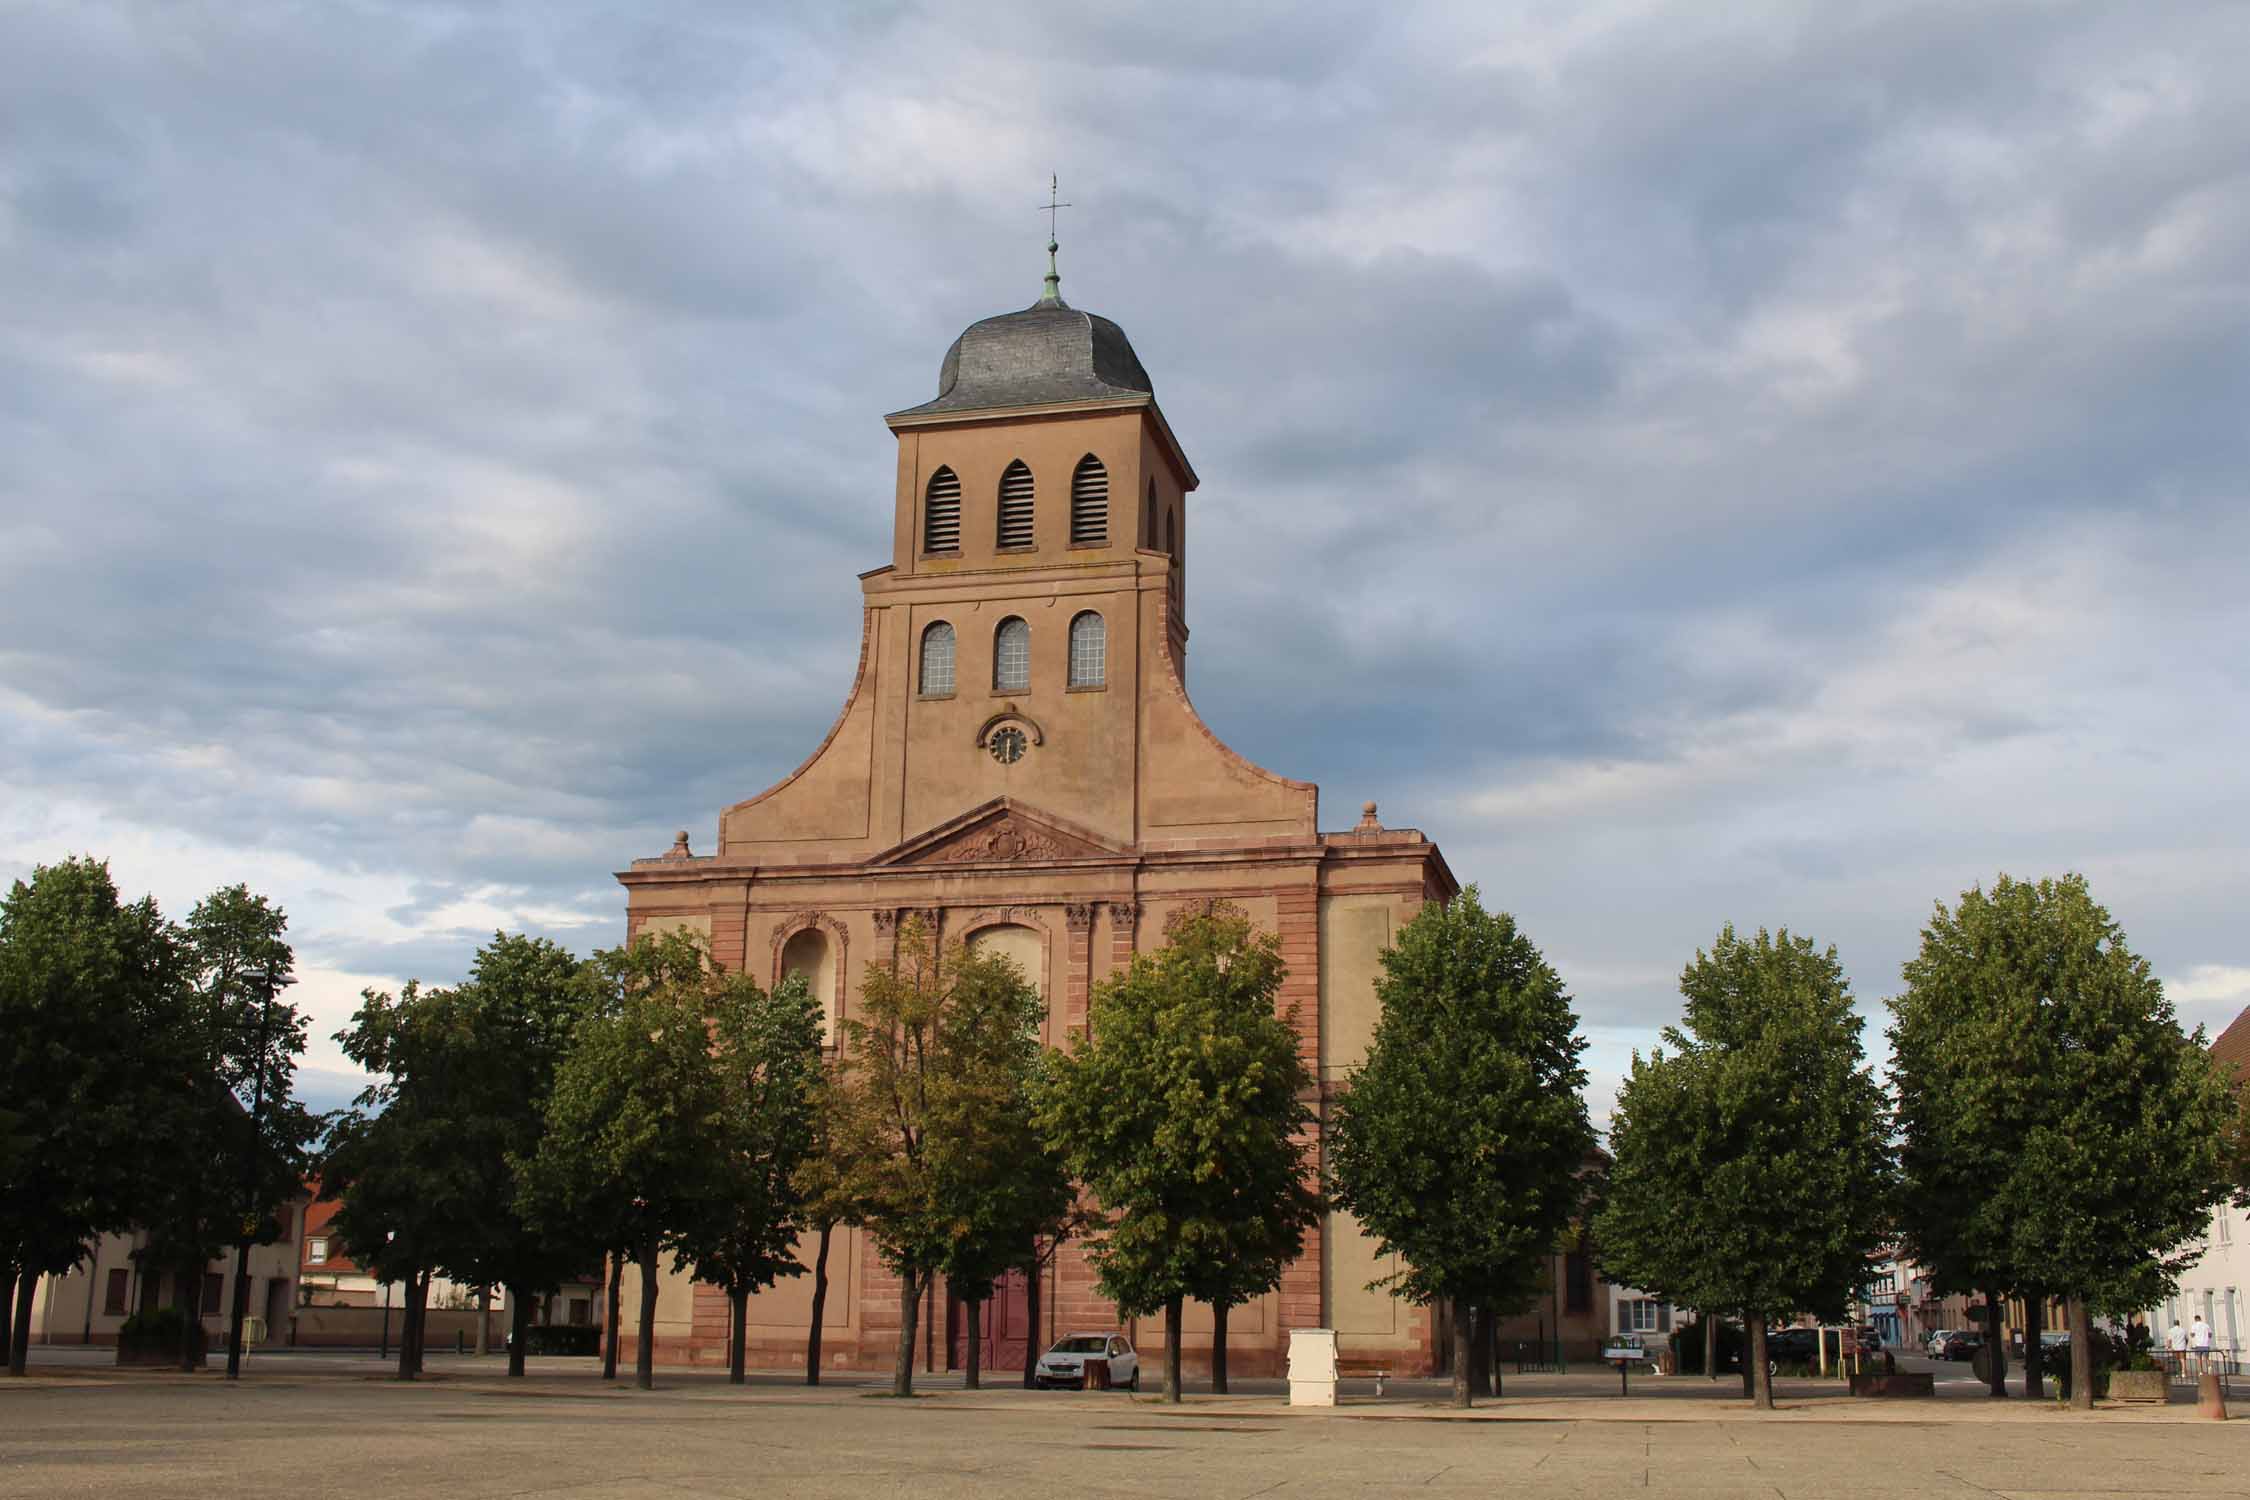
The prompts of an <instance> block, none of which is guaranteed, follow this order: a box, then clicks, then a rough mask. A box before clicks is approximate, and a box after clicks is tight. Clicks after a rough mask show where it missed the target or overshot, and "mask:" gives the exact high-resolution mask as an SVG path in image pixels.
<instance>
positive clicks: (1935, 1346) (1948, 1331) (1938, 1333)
mask: <svg viewBox="0 0 2250 1500" xmlns="http://www.w3.org/2000/svg"><path fill="white" fill-rule="evenodd" d="M1964 1331H1965V1330H1963V1329H1959V1328H1940V1329H1937V1330H1935V1331H1934V1332H1932V1333H1931V1334H1930V1336H1929V1337H1928V1338H1926V1339H1924V1340H1922V1352H1923V1353H1924V1354H1927V1355H1928V1356H1929V1357H1930V1358H1932V1359H1942V1358H1944V1356H1943V1355H1941V1354H1940V1353H1938V1351H1939V1350H1940V1349H1943V1348H1944V1347H1945V1341H1946V1340H1947V1339H1949V1338H1951V1337H1953V1335H1955V1334H1956V1333H1961V1332H1964Z"/></svg>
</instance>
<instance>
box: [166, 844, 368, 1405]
mask: <svg viewBox="0 0 2250 1500" xmlns="http://www.w3.org/2000/svg"><path fill="white" fill-rule="evenodd" d="M288 926H289V918H288V916H287V915H286V914H285V913H284V912H283V911H282V910H281V908H279V907H277V906H275V905H273V904H272V903H271V902H270V901H268V900H267V899H266V898H265V897H263V896H254V895H252V894H251V893H250V890H249V888H248V887H247V886H243V885H234V886H228V887H225V888H223V889H221V890H217V891H214V892H212V893H211V895H209V896H208V897H206V898H204V899H203V900H202V901H200V902H198V903H197V904H196V906H195V908H194V910H193V911H191V912H190V913H189V914H188V919H187V922H186V924H185V925H184V927H183V928H182V929H181V933H180V935H181V939H182V956H183V958H184V961H185V972H184V974H183V976H182V980H183V990H182V995H181V1008H180V1012H179V1017H178V1024H179V1025H180V1027H181V1028H182V1030H181V1040H182V1042H183V1043H184V1046H185V1049H186V1050H187V1051H188V1052H189V1053H190V1055H191V1059H192V1060H191V1061H190V1062H189V1071H188V1074H187V1078H186V1086H185V1087H182V1088H180V1089H177V1090H175V1091H173V1092H171V1093H170V1095H169V1096H168V1098H167V1099H166V1101H165V1103H166V1107H165V1108H164V1110H163V1114H162V1116H161V1119H160V1120H151V1121H150V1122H149V1126H150V1128H149V1129H148V1132H147V1137H148V1139H147V1145H146V1147H145V1149H146V1150H147V1151H148V1152H149V1154H150V1158H151V1161H152V1163H155V1164H160V1165H161V1171H160V1172H159V1173H158V1174H157V1176H156V1180H155V1182H154V1183H153V1184H152V1185H151V1190H150V1192H149V1193H148V1194H147V1196H146V1197H145V1198H144V1200H143V1208H142V1212H141V1215H140V1220H141V1225H142V1227H143V1228H144V1229H145V1230H146V1231H147V1239H146V1243H145V1244H144V1246H143V1247H142V1249H141V1250H140V1251H139V1252H137V1253H138V1255H139V1256H140V1258H141V1260H142V1262H143V1264H144V1266H145V1267H146V1268H147V1269H148V1271H150V1272H152V1273H153V1272H154V1271H156V1270H158V1269H160V1268H161V1269H170V1270H171V1271H173V1273H174V1276H175V1284H176V1285H178V1286H181V1287H183V1288H184V1287H190V1286H196V1285H200V1283H201V1281H202V1270H203V1267H204V1266H205V1265H207V1264H208V1263H209V1262H211V1261H213V1260H215V1259H217V1258H219V1257H220V1256H221V1255H223V1254H225V1253H226V1252H227V1251H228V1250H230V1249H231V1250H233V1251H234V1252H235V1272H236V1274H235V1282H234V1307H233V1309H232V1312H231V1315H230V1319H229V1328H230V1341H231V1335H232V1331H233V1330H237V1329H239V1328H240V1327H241V1322H242V1319H243V1317H244V1316H245V1315H246V1314H247V1312H248V1305H249V1296H250V1278H249V1276H248V1274H247V1264H248V1257H249V1250H250V1246H252V1245H268V1244H272V1243H273V1242H274V1241H275V1240H277V1239H279V1238H280V1237H281V1236H282V1235H283V1234H285V1233H287V1231H288V1225H287V1223H286V1222H285V1219H284V1213H283V1211H284V1210H285V1209H286V1206H287V1205H289V1204H290V1203H292V1202H294V1201H295V1199H296V1198H297V1196H298V1194H299V1193H300V1192H301V1191H302V1189H303V1185H304V1181H305V1176H306V1174H307V1172H308V1171H309V1170H310V1169H311V1166H312V1159H313V1143H314V1141H315V1140H316V1139H318V1137H319V1136H320V1135H321V1133H322V1132H323V1130H324V1129H325V1128H326V1126H327V1123H328V1122H327V1120H326V1119H325V1117H322V1116H318V1115H314V1114H312V1113H311V1112H309V1111H308V1110H306V1108H305V1107H304V1105H303V1104H302V1103H301V1102H299V1101H298V1100H297V1099H296V1098H295V1097H294V1084H295V1079H296V1072H297V1059H298V1058H299V1057H300V1056H302V1055H303V1053H304V1050H305V1027H306V1018H305V1016H304V1015H303V1013H301V1012H300V1011H299V1010H298V1009H297V1008H296V1007H295V1006H294V1005H290V1004H286V1003H278V1002H277V1000H276V997H277V996H278V995H279V993H280V992H281V991H282V990H283V989H285V988H286V987H287V986H288V985H290V984H291V983H293V982H294V980H293V976H292V968H293V966H294V963H295V955H294V954H293V953H292V952H291V950H290V947H289V944H288V941H287V940H286V938H285V937H284V933H285V932H286V931H287V929H288ZM182 1326H183V1329H185V1330H187V1331H186V1332H184V1333H183V1337H182V1341H181V1354H180V1358H181V1363H182V1366H183V1368H188V1369H192V1368H194V1366H195V1363H196V1360H197V1359H198V1358H199V1357H200V1351H199V1350H198V1349H196V1347H195V1341H194V1338H193V1336H192V1333H193V1330H192V1328H190V1327H189V1325H186V1324H183V1325H182ZM227 1368H228V1371H229V1373H230V1375H231V1374H233V1373H235V1372H236V1371H238V1370H239V1368H240V1353H239V1351H238V1350H236V1349H234V1348H233V1347H231V1342H230V1349H229V1352H228V1361H227Z"/></svg>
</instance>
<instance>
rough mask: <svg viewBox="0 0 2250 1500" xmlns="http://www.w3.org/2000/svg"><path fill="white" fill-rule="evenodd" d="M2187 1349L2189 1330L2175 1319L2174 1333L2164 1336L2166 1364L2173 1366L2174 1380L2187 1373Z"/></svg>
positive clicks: (2173, 1324)
mask: <svg viewBox="0 0 2250 1500" xmlns="http://www.w3.org/2000/svg"><path fill="white" fill-rule="evenodd" d="M2187 1348H2188V1342H2187V1330H2186V1329H2185V1328H2182V1327H2181V1326H2180V1320H2179V1319H2178V1318H2174V1319H2173V1320H2172V1331H2171V1332H2170V1333H2168V1334H2166V1335H2164V1352H2165V1355H2166V1361H2165V1362H2166V1363H2167V1364H2169V1365H2171V1367H2172V1375H2173V1378H2174V1379H2177V1378H2179V1377H2180V1376H2182V1375H2185V1374H2186V1373H2187Z"/></svg>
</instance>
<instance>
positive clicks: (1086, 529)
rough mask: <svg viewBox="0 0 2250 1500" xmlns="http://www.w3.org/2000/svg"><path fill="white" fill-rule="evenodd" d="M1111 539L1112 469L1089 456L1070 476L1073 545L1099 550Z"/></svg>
mask: <svg viewBox="0 0 2250 1500" xmlns="http://www.w3.org/2000/svg"><path fill="white" fill-rule="evenodd" d="M1108 540H1109V470H1107V469H1105V468H1103V467H1102V461H1101V460H1100V459H1098V458H1096V457H1094V455H1093V454H1091V453H1089V454H1087V455H1086V456H1085V457H1084V458H1082V459H1080V460H1078V468H1077V469H1076V471H1075V472H1073V473H1072V474H1071V476H1070V544H1071V545H1072V546H1073V547H1099V546H1100V545H1101V544H1102V543H1104V542H1106V541H1108Z"/></svg>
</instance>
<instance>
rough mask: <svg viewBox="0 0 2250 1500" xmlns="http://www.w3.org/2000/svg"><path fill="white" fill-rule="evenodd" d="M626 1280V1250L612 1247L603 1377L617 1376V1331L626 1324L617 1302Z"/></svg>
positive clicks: (611, 1377)
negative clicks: (607, 1331) (607, 1329)
mask: <svg viewBox="0 0 2250 1500" xmlns="http://www.w3.org/2000/svg"><path fill="white" fill-rule="evenodd" d="M624 1280H625V1252H624V1251H622V1250H619V1249H615V1248H612V1249H611V1250H610V1252H609V1336H608V1337H607V1338H605V1339H603V1340H602V1379H604V1380H615V1379H616V1378H617V1331H618V1329H620V1328H621V1327H623V1326H624V1320H623V1317H622V1314H623V1312H624V1309H622V1308H620V1307H619V1306H618V1305H617V1303H618V1299H619V1297H620V1296H621V1283H622V1282H623V1281H624Z"/></svg>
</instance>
